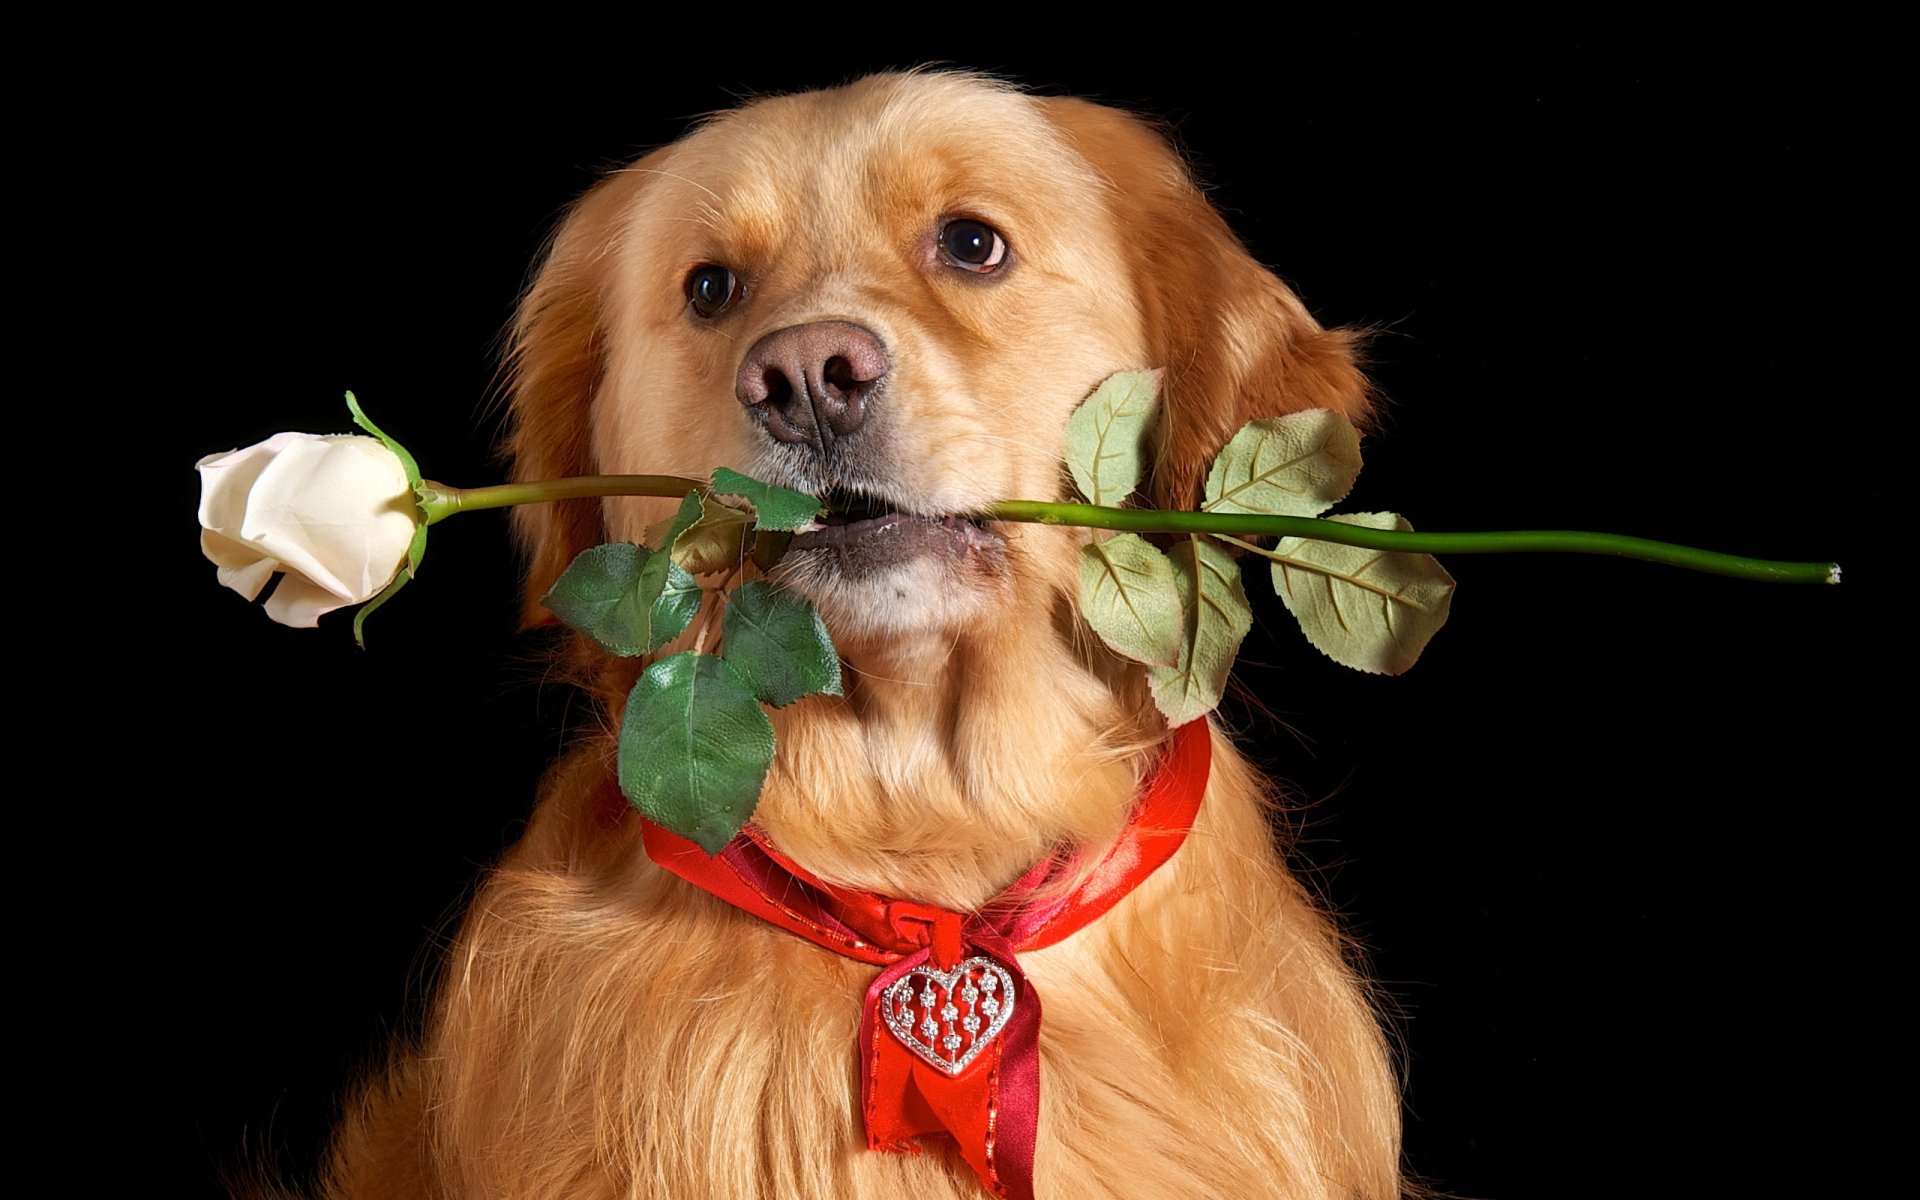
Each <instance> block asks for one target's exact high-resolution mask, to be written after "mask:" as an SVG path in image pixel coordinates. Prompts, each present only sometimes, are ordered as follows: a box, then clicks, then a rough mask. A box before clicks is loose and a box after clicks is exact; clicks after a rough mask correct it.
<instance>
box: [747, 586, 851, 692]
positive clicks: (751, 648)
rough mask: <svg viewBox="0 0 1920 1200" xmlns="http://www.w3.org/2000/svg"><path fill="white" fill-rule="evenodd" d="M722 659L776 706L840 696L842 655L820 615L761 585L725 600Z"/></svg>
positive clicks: (786, 594)
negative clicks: (812, 697) (813, 697)
mask: <svg viewBox="0 0 1920 1200" xmlns="http://www.w3.org/2000/svg"><path fill="white" fill-rule="evenodd" d="M720 628H721V635H722V640H721V656H722V657H723V658H725V659H726V661H727V662H729V663H731V664H732V665H733V667H734V669H735V670H737V671H739V672H740V674H741V676H742V677H743V678H745V679H746V681H747V683H748V684H749V685H750V686H751V687H752V688H753V694H754V695H756V696H758V697H759V698H760V699H761V700H763V701H764V702H766V703H768V704H771V705H773V706H774V707H775V708H780V707H783V706H785V705H788V704H792V703H793V702H794V701H795V700H798V699H800V697H802V696H810V695H812V694H813V693H815V692H825V693H826V694H827V695H829V696H838V695H840V694H841V693H840V655H839V652H838V651H836V650H835V649H834V648H833V639H832V638H831V637H830V636H828V634H827V624H826V622H825V621H822V620H821V619H820V613H819V611H818V610H816V609H815V608H814V607H813V605H811V604H809V603H808V602H807V601H806V600H805V599H803V598H802V597H800V596H796V595H794V594H793V593H792V592H790V591H788V590H787V589H785V588H782V587H775V586H774V585H773V584H770V583H766V582H764V581H756V582H754V583H748V584H743V585H741V587H740V588H739V589H738V590H736V591H735V592H734V593H733V594H732V595H731V596H729V597H728V598H727V614H726V616H725V617H724V618H723V619H722V621H721V626H720Z"/></svg>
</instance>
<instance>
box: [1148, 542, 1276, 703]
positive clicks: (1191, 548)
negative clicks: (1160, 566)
mask: <svg viewBox="0 0 1920 1200" xmlns="http://www.w3.org/2000/svg"><path fill="white" fill-rule="evenodd" d="M1168 555H1169V557H1170V558H1172V560H1173V577H1174V582H1175V583H1177V584H1178V585H1179V588H1180V603H1181V604H1182V606H1184V607H1185V609H1186V628H1185V630H1184V631H1183V635H1182V637H1181V639H1180V658H1179V661H1177V662H1175V663H1174V664H1173V665H1172V666H1171V667H1148V668H1147V682H1148V683H1149V684H1150V685H1152V687H1153V702H1154V703H1155V704H1156V705H1158V706H1159V708H1160V711H1161V712H1162V713H1165V714H1166V717H1167V723H1168V724H1169V725H1185V724H1186V723H1187V722H1188V721H1193V720H1197V719H1198V718H1200V717H1204V716H1206V715H1207V714H1208V713H1210V712H1212V711H1213V710H1214V709H1215V708H1216V707H1217V706H1218V705H1219V703H1220V696H1221V694H1222V693H1223V692H1225V691H1226V687H1227V673H1228V672H1229V671H1231V670H1232V669H1233V658H1234V655H1235V654H1238V653H1239V651H1240V642H1241V639H1243V638H1245V637H1246V636H1247V630H1249V629H1251V628H1253V610H1252V608H1250V607H1249V606H1248V604H1247V590H1246V587H1245V585H1243V584H1242V583H1241V581H1240V564H1239V563H1237V562H1235V561H1234V559H1233V556H1232V555H1230V554H1228V553H1227V552H1226V551H1225V550H1224V549H1222V548H1221V547H1220V545H1219V544H1218V543H1216V542H1214V541H1213V540H1212V539H1211V538H1205V537H1189V538H1187V539H1186V540H1184V541H1182V542H1181V543H1180V544H1178V545H1176V546H1175V547H1174V548H1173V549H1172V550H1171V551H1169V552H1168Z"/></svg>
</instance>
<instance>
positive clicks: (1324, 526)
mask: <svg viewBox="0 0 1920 1200" xmlns="http://www.w3.org/2000/svg"><path fill="white" fill-rule="evenodd" d="M985 515H986V516H989V517H992V518H994V519H995V520H1000V521H1026V522H1035V523H1038V524H1042V525H1087V526H1092V527H1093V528H1095V529H1124V530H1130V531H1132V532H1135V533H1208V534H1216V535H1226V534H1240V535H1242V536H1254V537H1261V536H1268V537H1304V538H1313V539H1315V540H1316V541H1322V542H1338V543H1339V544H1341V545H1343V546H1361V547H1364V548H1366V549H1369V550H1398V551H1405V552H1407V553H1412V554H1517V553H1522V552H1528V551H1536V552H1537V551H1551V552H1557V553H1566V554H1612V555H1617V556H1619V557H1622V558H1638V559H1643V560H1645V561H1647V562H1656V563H1665V564H1666V565H1668V566H1672V567H1685V568H1687V569H1688V570H1692V571H1706V572H1708V573H1710V574H1714V575H1731V576H1733V577H1734V578H1736V579H1752V580H1757V581H1759V582H1762V583H1838V582H1840V567H1839V564H1837V563H1830V562H1775V561H1772V560H1770V559H1764V558H1743V557H1740V556H1738V555H1733V554H1717V553H1715V552H1714V551H1711V550H1696V549H1694V548H1693V547H1692V546H1679V545H1675V544H1674V543H1672V542H1656V541H1653V540H1651V539H1649V538H1637V537H1626V536H1624V535H1622V534H1617V533H1586V532H1583V531H1580V530H1572V529H1523V530H1514V531H1510V532H1503V533H1421V532H1417V531H1416V532H1411V533H1402V532H1400V531H1398V530H1391V529H1367V528H1363V527H1362V526H1358V525H1345V524H1342V523H1340V522H1338V521H1325V520H1321V519H1319V518H1316V517H1273V516H1260V515H1254V514H1251V513H1248V514H1241V513H1198V512H1166V511H1161V510H1155V509H1145V508H1102V507H1099V506H1097V505H1092V504H1054V503H1050V502H1048V501H1044V500H1002V501H1001V502H999V503H998V504H994V505H991V506H989V507H988V509H987V511H986V514H985Z"/></svg>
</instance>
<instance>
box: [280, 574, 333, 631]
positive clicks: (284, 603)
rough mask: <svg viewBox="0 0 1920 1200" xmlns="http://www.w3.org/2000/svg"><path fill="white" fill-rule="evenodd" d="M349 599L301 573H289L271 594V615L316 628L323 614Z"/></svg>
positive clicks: (282, 621) (297, 624)
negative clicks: (301, 575) (335, 593)
mask: <svg viewBox="0 0 1920 1200" xmlns="http://www.w3.org/2000/svg"><path fill="white" fill-rule="evenodd" d="M349 603H351V601H347V600H342V599H341V598H340V597H338V596H336V595H334V594H333V593H332V592H329V591H327V590H326V589H325V588H322V587H316V586H315V585H314V584H312V583H310V582H308V581H307V580H306V579H303V578H302V577H300V576H298V575H293V574H287V575H282V576H281V577H280V586H279V587H276V588H274V589H273V595H271V596H268V597H267V603H266V609H267V615H268V616H269V617H272V618H273V619H274V620H276V621H278V622H280V623H281V624H282V625H292V626H294V627H295V628H297V629H312V628H314V627H315V626H317V625H319V624H320V618H321V617H323V616H325V615H326V614H328V613H330V612H332V611H333V610H334V609H336V608H345V607H346V606H347V605H348V604H349Z"/></svg>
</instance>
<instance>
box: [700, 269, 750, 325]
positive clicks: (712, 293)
mask: <svg viewBox="0 0 1920 1200" xmlns="http://www.w3.org/2000/svg"><path fill="white" fill-rule="evenodd" d="M738 299H740V280H739V278H738V277H737V276H735V275H734V273H733V272H732V271H729V270H727V269H726V268H725V267H723V266H720V265H718V264H716V263H707V264H705V265H704V266H698V267H695V268H694V269H693V270H692V271H690V272H688V274H687V300H688V302H689V303H691V304H692V305H693V311H694V312H696V313H698V314H700V315H701V316H703V317H717V316H719V315H720V314H721V313H723V312H725V311H727V310H728V309H729V308H732V307H733V304H734V301H736V300H738Z"/></svg>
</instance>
